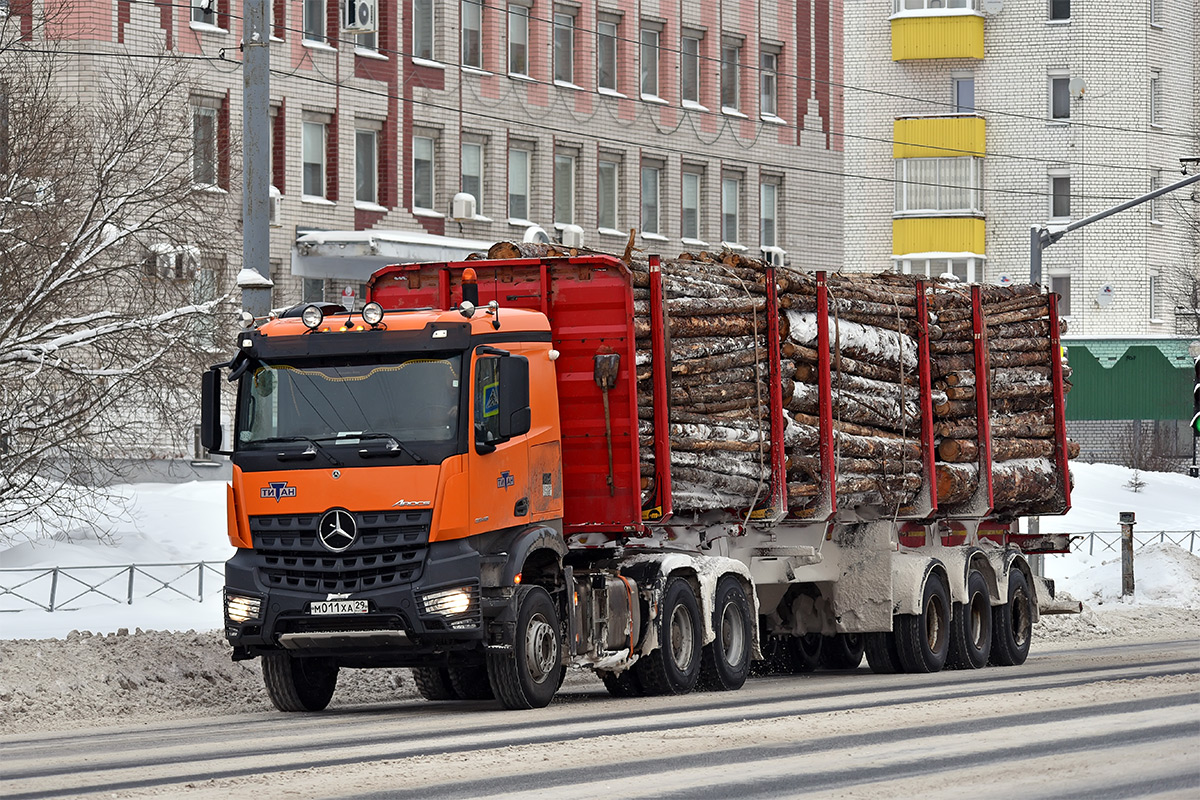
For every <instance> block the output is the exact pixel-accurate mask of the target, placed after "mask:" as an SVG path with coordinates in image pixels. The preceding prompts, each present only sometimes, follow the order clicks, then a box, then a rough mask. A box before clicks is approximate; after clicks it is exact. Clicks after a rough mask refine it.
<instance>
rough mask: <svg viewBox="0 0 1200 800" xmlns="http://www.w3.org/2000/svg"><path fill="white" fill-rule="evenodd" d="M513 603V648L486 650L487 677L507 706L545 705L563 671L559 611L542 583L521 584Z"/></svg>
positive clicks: (554, 690) (541, 706)
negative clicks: (514, 606)
mask: <svg viewBox="0 0 1200 800" xmlns="http://www.w3.org/2000/svg"><path fill="white" fill-rule="evenodd" d="M513 602H515V603H516V605H517V630H516V641H514V642H513V646H512V649H511V650H488V651H487V673H488V679H489V680H490V682H491V685H492V691H493V692H495V694H496V697H497V698H498V699H499V700H500V703H501V704H502V705H503V706H504V707H505V708H544V707H545V706H548V705H549V704H550V701H551V700H552V699H553V698H554V693H555V692H556V691H558V684H559V678H560V677H561V676H562V674H563V673H562V642H561V641H560V640H561V635H560V632H559V625H558V612H557V611H556V610H555V608H554V601H553V600H552V599H550V594H549V593H548V592H547V591H546V590H545V589H543V588H542V587H540V586H522V587H520V588H519V589H517V595H516V597H515V598H514V600H513Z"/></svg>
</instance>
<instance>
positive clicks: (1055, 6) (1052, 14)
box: [1046, 0, 1071, 24]
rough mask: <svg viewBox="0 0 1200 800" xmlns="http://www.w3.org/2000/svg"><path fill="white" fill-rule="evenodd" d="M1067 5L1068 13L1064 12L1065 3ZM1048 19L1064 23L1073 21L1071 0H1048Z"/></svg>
mask: <svg viewBox="0 0 1200 800" xmlns="http://www.w3.org/2000/svg"><path fill="white" fill-rule="evenodd" d="M1064 4H1065V5H1066V13H1065V14H1063V13H1062V11H1063V5H1064ZM1046 19H1047V20H1048V21H1050V22H1054V23H1058V24H1062V23H1064V22H1070V21H1071V0H1046Z"/></svg>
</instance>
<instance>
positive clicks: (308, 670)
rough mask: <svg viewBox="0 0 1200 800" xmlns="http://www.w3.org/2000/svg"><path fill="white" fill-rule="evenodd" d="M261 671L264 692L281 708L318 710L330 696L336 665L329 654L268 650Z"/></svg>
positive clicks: (323, 706)
mask: <svg viewBox="0 0 1200 800" xmlns="http://www.w3.org/2000/svg"><path fill="white" fill-rule="evenodd" d="M262 674H263V683H264V684H265V685H266V687H267V695H268V696H269V697H270V698H271V702H272V703H274V704H275V707H276V708H278V709H279V710H280V711H320V710H321V709H323V708H325V706H327V705H329V701H330V700H331V699H332V698H333V690H334V688H335V687H336V686H337V679H338V667H337V664H336V663H335V662H334V660H333V659H332V658H318V657H314V656H309V657H307V658H297V657H294V656H292V654H291V653H271V654H268V655H264V656H263V657H262Z"/></svg>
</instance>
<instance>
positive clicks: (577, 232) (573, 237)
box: [562, 225, 583, 247]
mask: <svg viewBox="0 0 1200 800" xmlns="http://www.w3.org/2000/svg"><path fill="white" fill-rule="evenodd" d="M562 243H563V246H564V247H583V228H581V227H579V226H578V225H564V226H563V229H562Z"/></svg>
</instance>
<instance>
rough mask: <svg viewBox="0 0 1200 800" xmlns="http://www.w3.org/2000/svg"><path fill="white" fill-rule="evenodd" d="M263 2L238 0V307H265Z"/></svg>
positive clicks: (267, 84)
mask: <svg viewBox="0 0 1200 800" xmlns="http://www.w3.org/2000/svg"><path fill="white" fill-rule="evenodd" d="M267 2H268V0H242V15H243V16H242V19H243V29H242V271H241V272H240V273H238V279H237V284H238V286H239V287H240V288H241V290H242V309H243V310H244V311H248V312H249V313H250V314H252V315H254V316H255V317H265V316H266V315H267V313H268V312H269V311H270V310H271V287H272V283H271V228H270V217H269V211H270V209H269V203H270V201H271V198H270V191H271V189H270V187H271V165H270V150H269V142H268V141H267V134H268V130H269V128H270V102H271V44H270V42H271V37H270V32H269V31H268V30H267Z"/></svg>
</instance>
